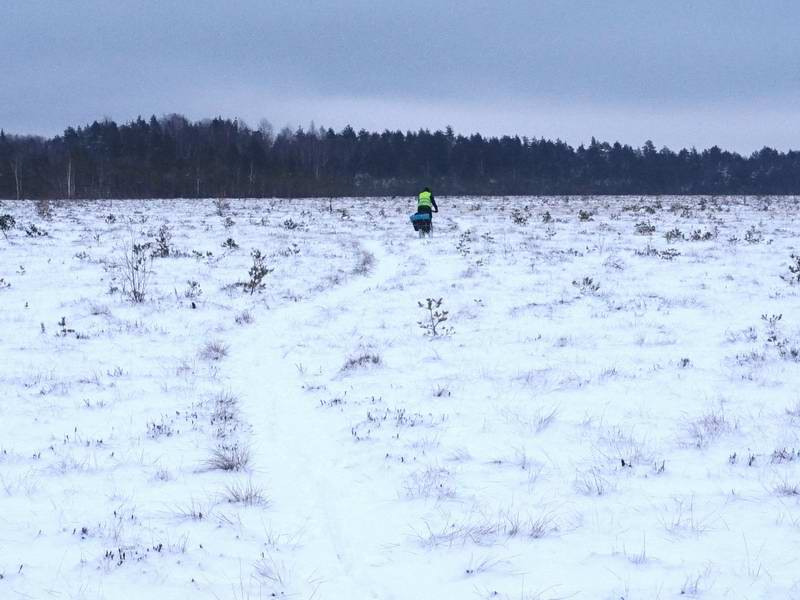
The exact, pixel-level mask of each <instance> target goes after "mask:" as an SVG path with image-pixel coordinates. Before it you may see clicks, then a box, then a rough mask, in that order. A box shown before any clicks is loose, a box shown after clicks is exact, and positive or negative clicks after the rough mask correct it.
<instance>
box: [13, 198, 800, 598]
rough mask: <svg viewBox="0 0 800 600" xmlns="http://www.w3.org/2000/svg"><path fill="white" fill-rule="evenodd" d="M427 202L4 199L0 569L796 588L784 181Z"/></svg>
mask: <svg viewBox="0 0 800 600" xmlns="http://www.w3.org/2000/svg"><path fill="white" fill-rule="evenodd" d="M439 204H440V207H441V212H440V213H439V214H438V215H435V217H434V223H435V225H434V227H435V229H434V232H433V235H432V236H431V237H430V238H426V239H420V238H418V237H417V235H416V234H415V233H414V231H413V230H412V228H411V225H410V223H409V219H408V216H409V214H410V213H411V212H413V203H412V201H411V200H408V199H336V200H333V201H330V200H327V199H325V200H292V201H289V200H264V201H257V200H232V201H230V202H221V201H213V200H207V201H161V200H151V201H114V202H111V201H104V202H54V203H51V204H47V203H43V202H39V203H28V202H11V201H5V202H2V203H0V215H2V214H9V215H11V216H12V217H13V218H14V219H15V221H16V225H15V226H14V227H13V228H10V229H9V230H8V231H6V232H5V236H4V237H0V308H2V310H0V386H1V387H0V390H2V395H1V396H0V484H2V485H1V487H0V576H1V578H0V598H4V599H5V598H8V599H13V598H33V599H50V598H56V599H58V598H63V599H73V598H74V599H92V600H93V599H101V598H108V599H112V598H113V599H117V598H119V599H130V598H160V599H173V598H175V599H183V598H187V599H188V598H192V599H194V598H208V599H232V600H233V599H237V600H244V599H255V598H259V599H260V598H274V597H286V598H300V599H311V598H314V599H317V600H323V599H333V600H339V599H341V600H344V599H348V600H350V599H362V598H363V599H380V600H391V599H409V600H420V599H461V598H465V599H469V598H477V599H491V598H497V599H509V600H533V599H540V600H544V599H547V598H585V599H598V598H600V599H603V598H607V599H611V598H614V599H619V598H624V599H626V600H629V599H635V598H647V599H649V598H673V597H678V596H681V595H684V596H698V597H702V598H800V553H798V550H799V549H800V543H799V541H800V391H799V388H798V383H800V378H799V377H798V366H799V365H800V362H798V361H800V350H798V349H799V348H800V310H798V308H799V307H800V305H798V299H799V297H798V290H800V285H797V280H798V271H797V268H798V260H797V259H795V258H794V257H793V256H792V255H793V253H797V252H798V250H797V244H798V241H797V240H798V233H799V232H798V228H799V227H800V226H799V225H798V206H797V203H796V200H795V199H793V198H765V197H759V198H697V197H695V198H669V197H661V198H647V197H645V198H638V197H637V198H607V197H602V198H591V197H583V198H578V197H572V198H560V197H554V198H508V199H506V198H442V199H441V200H440V201H439ZM6 223H7V224H8V223H9V222H8V221H6ZM31 225H33V226H35V227H31ZM158 238H160V240H159V239H158ZM132 243H136V244H138V246H137V250H138V253H137V252H133V251H132ZM254 250H259V251H260V253H261V259H260V261H261V264H258V263H259V258H258V256H257V257H256V258H255V259H254V257H253V255H252V252H253V251H254ZM126 254H127V255H128V258H129V259H134V260H139V261H140V264H139V271H137V272H136V273H135V274H138V275H148V274H149V275H150V279H149V281H147V282H146V283H147V285H146V286H145V287H144V288H143V289H142V290H141V291H142V293H143V297H140V298H138V299H139V300H143V301H142V302H134V301H133V298H132V296H133V291H134V290H133V289H132V288H131V285H130V282H126V281H125V275H126V273H127V274H128V275H130V274H131V270H130V268H126V266H125V256H126ZM153 255H155V256H153ZM254 263H255V264H254ZM259 267H263V270H261V271H260V272H259ZM254 275H255V277H253V276H254ZM259 276H262V277H261V279H260V281H259ZM259 284H261V285H259ZM428 299H430V300H431V308H430V310H428V303H429V300H428ZM445 311H446V313H445ZM434 313H435V314H434ZM443 317H446V320H443V321H441V319H442V318H443ZM434 325H435V327H436V331H435V332H434V331H433V328H434ZM434 333H435V335H434Z"/></svg>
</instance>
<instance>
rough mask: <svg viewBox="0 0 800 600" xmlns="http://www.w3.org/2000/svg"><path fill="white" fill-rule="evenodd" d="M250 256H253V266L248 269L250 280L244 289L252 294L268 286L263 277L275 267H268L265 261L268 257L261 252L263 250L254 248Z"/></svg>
mask: <svg viewBox="0 0 800 600" xmlns="http://www.w3.org/2000/svg"><path fill="white" fill-rule="evenodd" d="M250 256H252V257H253V266H252V267H250V270H249V271H248V275H250V281H248V282H246V283H245V284H244V289H245V290H247V291H249V292H250V295H251V296H252V295H253V293H254V292H256V291H258V292H261V291H262V290H263V289H264V288H265V287H266V284H265V283H263V279H264V277H266V276H267V275H269V274H270V273H272V271H274V270H275V269H270V268H268V267H267V265H266V263H265V261H266V258H265V257H264V255H262V254H261V250H253V251H252V252H251V253H250Z"/></svg>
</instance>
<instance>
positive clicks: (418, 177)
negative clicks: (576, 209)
mask: <svg viewBox="0 0 800 600" xmlns="http://www.w3.org/2000/svg"><path fill="white" fill-rule="evenodd" d="M423 185H427V186H430V187H431V188H433V190H434V192H435V193H437V194H439V195H452V194H497V195H517V194H519V195H521V194H530V195H537V194H795V193H798V191H800V152H796V151H788V152H778V151H776V150H774V149H771V148H766V147H765V148H763V149H762V150H760V151H758V152H754V153H753V154H751V155H749V156H742V155H740V154H738V153H735V152H727V151H724V150H722V149H720V148H718V147H716V146H714V147H712V148H709V149H706V150H703V151H700V152H699V151H697V150H695V149H694V148H692V149H682V150H680V151H677V152H675V151H672V150H670V149H668V148H666V147H665V148H661V149H657V148H656V147H655V146H654V145H653V143H652V142H649V141H648V142H646V143H645V144H644V146H642V147H641V148H635V147H632V146H629V145H623V144H620V143H619V142H617V143H614V144H609V143H607V142H599V141H597V140H595V139H594V138H592V141H591V143H590V144H588V145H580V146H578V147H577V148H574V147H572V146H570V145H569V144H567V143H565V142H563V141H560V140H556V141H552V140H546V139H543V138H538V139H537V138H528V137H519V136H503V137H484V136H482V135H480V134H473V135H469V136H465V135H458V134H455V133H454V132H453V130H452V128H450V127H447V128H446V129H445V130H444V131H439V130H437V131H433V132H431V131H429V130H426V129H423V130H419V131H416V132H414V131H408V132H405V133H403V132H401V131H388V130H387V131H384V132H382V133H376V132H369V131H364V130H361V131H358V132H356V131H355V130H354V129H353V128H352V127H350V126H347V127H345V128H344V129H342V130H341V131H334V130H333V129H325V128H317V127H315V126H314V125H313V124H312V125H311V126H310V127H308V128H307V129H303V128H298V129H297V130H294V131H292V130H290V129H288V128H287V129H283V130H281V131H280V132H277V133H275V132H274V131H273V129H272V127H271V126H270V125H269V123H268V122H266V121H262V123H261V124H260V125H259V126H258V127H257V128H250V127H248V126H247V125H246V124H244V123H243V122H241V121H238V120H236V119H233V120H231V119H223V118H214V119H205V120H202V121H196V122H192V121H189V120H188V119H186V118H185V117H183V116H182V115H177V114H173V115H168V116H165V117H162V118H160V119H158V118H156V117H155V116H153V117H151V118H150V119H149V120H145V119H143V118H141V117H139V118H137V119H136V120H134V121H131V122H128V123H124V124H117V123H115V122H114V121H113V120H110V119H104V120H101V121H95V122H94V123H92V124H91V125H88V126H85V127H78V128H73V127H69V128H68V129H67V130H66V131H64V133H63V135H57V136H54V137H52V138H43V137H39V136H27V135H12V134H9V133H6V132H4V131H0V198H155V197H158V198H176V197H184V198H192V197H273V196H275V197H304V196H366V195H406V194H414V193H416V192H417V191H418V190H419V188H420V187H421V186H423Z"/></svg>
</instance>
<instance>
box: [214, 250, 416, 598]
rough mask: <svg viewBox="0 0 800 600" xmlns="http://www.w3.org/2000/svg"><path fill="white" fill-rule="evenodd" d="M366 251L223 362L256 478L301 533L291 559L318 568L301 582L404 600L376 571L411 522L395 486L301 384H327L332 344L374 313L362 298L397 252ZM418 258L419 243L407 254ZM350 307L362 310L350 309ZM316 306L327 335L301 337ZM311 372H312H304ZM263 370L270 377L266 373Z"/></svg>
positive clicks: (333, 363) (260, 324)
mask: <svg viewBox="0 0 800 600" xmlns="http://www.w3.org/2000/svg"><path fill="white" fill-rule="evenodd" d="M416 247H419V248H421V246H416ZM363 249H364V250H366V251H368V252H370V253H371V254H372V255H373V256H374V257H375V262H374V265H373V267H372V268H371V270H370V272H369V273H368V274H367V275H366V276H361V275H356V274H353V275H351V277H352V279H351V280H350V281H347V282H345V283H344V284H343V285H341V286H339V287H335V288H334V289H331V290H328V291H325V292H323V293H321V294H320V295H319V296H318V297H316V298H314V299H312V300H311V301H310V302H301V303H296V304H292V305H287V306H283V307H280V308H279V309H276V310H274V311H268V312H265V313H264V315H263V316H262V317H261V318H260V320H259V321H257V322H256V324H255V325H254V326H253V327H252V328H250V329H249V330H248V331H246V332H244V333H243V335H242V337H241V338H239V339H237V340H236V341H235V347H237V348H241V349H242V356H241V359H240V360H239V361H237V364H236V365H233V364H231V365H230V366H229V367H228V369H226V371H227V372H228V373H229V374H230V376H231V380H232V381H233V382H234V385H235V386H236V387H237V388H238V389H240V391H241V393H242V398H243V406H242V409H243V412H244V413H245V415H246V419H245V420H246V421H247V422H249V424H250V425H251V426H252V430H253V436H252V448H251V450H252V455H253V463H254V466H255V469H256V471H257V472H256V474H255V475H254V477H256V478H257V479H258V480H259V482H260V483H263V485H264V487H265V488H266V490H267V494H268V495H269V497H270V499H271V500H272V502H273V511H274V513H275V517H274V519H273V524H274V525H275V526H276V527H277V528H278V529H284V530H285V529H287V528H289V529H292V528H297V530H299V531H301V532H302V533H301V535H300V536H299V537H300V539H299V545H300V546H301V548H300V549H299V551H298V553H297V555H296V558H297V563H298V564H302V565H304V566H307V565H315V566H316V567H315V569H314V570H313V571H312V572H307V573H305V574H304V579H305V581H304V582H303V583H302V585H303V586H311V587H312V588H316V587H317V586H318V587H319V594H320V596H319V597H322V598H344V597H350V598H357V597H359V598H394V597H400V596H398V595H397V594H398V587H397V585H396V582H393V581H391V579H389V580H387V579H385V578H384V579H383V580H382V579H381V578H380V577H379V576H378V575H377V574H376V573H377V571H378V570H379V569H380V567H381V566H384V565H388V564H390V563H391V553H392V549H393V547H394V546H396V545H397V544H399V543H400V542H401V541H402V539H403V535H405V534H404V532H405V531H406V529H407V527H406V526H405V524H404V523H401V522H399V521H396V520H394V519H392V518H391V515H392V510H391V508H389V509H388V510H387V506H386V504H387V503H392V502H395V501H396V500H397V498H396V496H392V495H391V492H389V493H388V494H387V490H391V489H392V486H391V485H390V486H386V485H380V484H379V482H376V481H374V480H372V479H371V478H370V477H369V476H365V475H364V474H363V471H362V470H361V469H359V468H358V461H359V460H360V457H359V456H358V450H356V449H355V448H354V446H355V444H354V443H353V441H352V438H351V435H350V432H349V431H347V430H345V429H343V428H342V427H341V425H342V423H341V419H338V418H337V417H336V416H335V415H331V414H327V413H326V412H325V409H323V408H322V407H321V405H320V400H319V397H318V395H316V394H313V393H309V391H307V390H305V389H304V386H306V385H309V382H310V381H314V383H315V385H318V386H324V385H325V383H326V381H327V380H329V379H331V378H335V377H337V376H338V373H337V371H336V370H335V369H337V368H340V367H341V365H342V363H343V361H344V358H345V357H343V356H342V355H341V353H340V352H337V351H336V350H335V347H336V344H333V343H331V342H332V341H333V340H335V339H337V337H339V336H342V337H346V336H350V335H353V333H356V335H357V332H358V324H359V321H361V320H365V321H370V322H371V321H374V320H375V319H376V318H377V316H378V314H379V313H380V311H381V306H380V302H378V301H377V299H376V301H375V302H370V303H364V302H363V295H364V294H369V293H375V292H374V289H375V287H376V286H379V285H380V284H382V283H384V282H386V281H387V280H389V279H390V278H391V277H393V276H394V275H395V274H396V273H397V272H398V270H399V265H400V262H401V257H399V256H398V255H396V254H394V253H392V252H391V250H389V249H387V248H386V247H385V246H384V245H383V244H382V243H381V242H380V241H378V240H369V241H366V242H364V243H363ZM422 258H423V256H422V254H421V250H415V251H414V252H413V253H412V254H411V255H410V256H409V257H407V259H408V260H411V261H414V260H417V259H418V260H422ZM356 305H360V306H361V307H363V308H364V311H363V312H355V311H350V310H348V307H352V306H356ZM320 313H324V314H327V315H332V316H331V317H330V319H329V320H328V321H327V323H326V325H325V330H324V332H322V335H321V336H320V337H318V338H316V339H315V340H308V339H304V338H303V337H302V333H303V331H304V329H303V328H301V327H299V325H300V324H302V323H304V322H306V321H307V320H309V319H313V318H315V317H317V316H318V315H319V314H320ZM367 313H374V314H367ZM320 346H323V347H320ZM332 349H333V350H332ZM312 357H313V358H312ZM309 360H313V361H319V362H320V363H322V364H316V363H314V362H309ZM311 369H314V370H315V372H314V373H312V374H310V375H309V370H311ZM264 373H270V374H272V375H271V376H270V378H269V379H268V380H265V379H264ZM387 516H388V517H389V518H388V519H387ZM401 596H402V594H401Z"/></svg>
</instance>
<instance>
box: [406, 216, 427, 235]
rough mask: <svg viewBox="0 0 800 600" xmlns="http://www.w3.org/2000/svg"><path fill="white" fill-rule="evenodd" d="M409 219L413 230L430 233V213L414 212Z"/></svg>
mask: <svg viewBox="0 0 800 600" xmlns="http://www.w3.org/2000/svg"><path fill="white" fill-rule="evenodd" d="M409 220H410V221H411V224H412V225H413V226H414V231H421V232H422V233H430V231H431V224H432V223H433V216H432V215H431V214H430V213H414V214H413V215H411V216H410V217H409ZM420 235H422V234H420Z"/></svg>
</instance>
